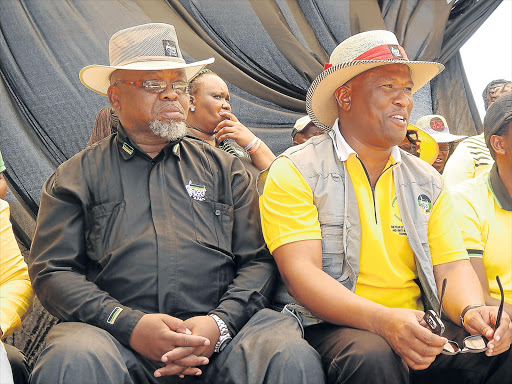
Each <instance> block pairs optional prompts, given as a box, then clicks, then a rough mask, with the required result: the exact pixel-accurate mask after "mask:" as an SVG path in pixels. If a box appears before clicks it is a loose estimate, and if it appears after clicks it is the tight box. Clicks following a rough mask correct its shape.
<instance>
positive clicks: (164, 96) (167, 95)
mask: <svg viewBox="0 0 512 384" xmlns="http://www.w3.org/2000/svg"><path fill="white" fill-rule="evenodd" d="M159 96H160V100H176V99H177V98H178V94H177V93H176V92H175V91H174V89H172V85H171V84H167V88H165V90H164V91H163V92H161V93H160V95H159Z"/></svg>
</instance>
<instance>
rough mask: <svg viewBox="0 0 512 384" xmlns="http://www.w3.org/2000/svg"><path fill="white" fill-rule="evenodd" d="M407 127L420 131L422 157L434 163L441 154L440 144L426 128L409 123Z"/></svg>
mask: <svg viewBox="0 0 512 384" xmlns="http://www.w3.org/2000/svg"><path fill="white" fill-rule="evenodd" d="M407 129H414V130H415V131H417V132H418V139H419V140H420V159H421V160H423V161H426V162H427V163H429V164H430V165H432V164H434V161H436V159H437V155H438V154H439V146H438V145H437V142H436V141H435V140H434V138H433V137H432V136H430V135H429V134H428V133H427V132H425V131H424V130H422V129H420V128H418V127H416V126H414V125H412V124H409V126H408V127H407Z"/></svg>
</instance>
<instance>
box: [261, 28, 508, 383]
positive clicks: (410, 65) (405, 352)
mask: <svg viewBox="0 0 512 384" xmlns="http://www.w3.org/2000/svg"><path fill="white" fill-rule="evenodd" d="M442 69H443V66H442V65H440V64H437V63H432V62H414V61H410V60H408V58H407V55H406V53H405V51H404V50H403V48H402V47H401V46H400V45H399V44H398V41H397V39H396V37H395V36H394V35H393V34H392V33H391V32H388V31H368V32H363V33H360V34H357V35H355V36H352V37H351V38H349V39H347V40H345V41H344V42H342V43H341V44H340V45H338V47H337V48H336V49H335V50H334V51H333V52H332V54H331V57H330V63H329V64H326V69H325V70H324V71H323V72H322V73H321V74H320V75H319V76H318V77H317V78H316V79H315V80H314V81H313V83H312V85H311V87H310V89H309V91H308V95H307V103H306V105H307V109H308V114H309V116H310V117H311V119H312V121H313V122H314V123H315V124H316V125H317V126H319V127H322V128H323V129H325V130H326V131H329V135H326V136H318V137H314V138H311V139H310V140H309V141H308V142H307V143H305V144H303V145H300V146H296V147H293V148H291V149H289V150H287V151H286V152H285V153H284V155H283V156H282V157H280V158H278V159H277V160H276V161H275V162H274V163H273V164H272V165H271V167H270V169H269V170H268V171H267V172H264V173H262V175H261V176H260V179H259V187H260V191H261V189H263V194H262V196H261V198H260V208H261V215H262V225H263V232H264V236H265V239H266V241H267V245H268V247H269V249H270V251H271V252H272V254H273V256H274V258H275V260H276V262H277V265H278V268H279V271H280V274H281V278H282V282H283V284H282V285H280V286H279V287H278V289H277V291H276V295H275V305H276V306H277V305H280V306H284V308H283V312H285V313H289V314H291V315H293V316H295V317H296V318H297V319H298V320H299V322H300V323H301V324H302V326H303V327H304V336H305V338H306V339H307V340H308V341H309V342H310V344H311V345H312V346H313V347H314V348H315V349H316V350H317V351H318V352H319V353H320V355H321V356H322V361H323V363H324V368H325V370H326V373H327V378H328V382H329V383H339V382H345V380H347V381H348V380H350V383H369V382H372V383H375V382H381V383H402V382H409V369H408V367H409V368H410V373H411V377H412V378H413V379H420V376H421V379H427V380H429V379H430V380H434V381H431V382H436V380H437V379H439V378H442V379H443V380H445V379H447V378H448V376H447V375H454V376H450V377H453V378H455V379H456V380H455V381H453V382H463V381H464V380H466V379H467V380H471V379H472V380H475V379H476V380H487V379H489V378H491V377H492V378H503V377H510V376H507V375H508V374H510V372H505V371H506V370H507V369H508V370H510V365H512V364H511V362H510V358H511V356H512V355H511V354H510V353H508V352H505V351H507V350H508V349H509V347H510V343H511V341H512V326H511V323H510V318H509V317H508V315H506V314H504V315H503V320H502V322H501V325H500V326H499V327H498V328H497V329H496V330H494V328H493V327H494V324H495V322H496V317H497V312H498V307H491V306H485V302H484V297H483V293H482V289H481V287H480V284H479V281H478V277H477V276H476V274H475V272H474V270H473V268H472V267H471V264H470V262H469V260H468V256H467V253H466V251H465V249H464V245H463V242H462V236H461V233H460V231H459V230H458V228H457V224H456V221H455V218H454V217H453V215H452V214H451V212H450V208H451V207H452V203H451V200H450V197H449V196H447V195H446V194H443V193H442V185H443V184H442V179H441V176H440V175H439V174H438V173H437V172H436V171H435V170H434V169H433V168H432V167H431V166H430V165H428V164H427V163H425V162H423V161H421V160H419V159H418V158H416V157H415V156H412V155H410V154H408V153H406V152H404V151H401V150H399V149H398V148H397V146H396V145H397V144H398V143H399V142H401V140H402V139H403V138H404V136H405V133H406V130H407V125H408V121H409V116H410V113H411V110H412V106H413V99H412V94H413V93H414V92H415V91H416V90H418V89H419V88H420V87H422V86H423V85H424V84H425V83H427V82H428V81H429V80H430V79H432V78H433V77H434V76H435V75H436V74H437V73H439V72H440V71H441V70H442ZM263 185H264V186H263ZM444 279H447V281H448V283H447V289H446V294H445V295H444V302H443V309H444V314H445V316H446V317H447V318H448V319H450V320H451V321H453V322H454V323H457V324H461V321H462V325H463V326H464V327H465V329H466V330H467V331H469V332H471V333H480V334H482V335H484V336H485V337H486V338H487V339H488V340H489V342H488V344H487V350H486V353H485V354H483V353H482V354H473V355H471V356H469V355H458V356H445V355H440V353H441V351H442V350H443V346H444V345H445V343H446V341H447V338H445V337H442V336H438V335H436V334H434V333H432V332H431V331H430V329H429V328H428V327H427V326H426V323H425V322H424V320H422V319H423V315H424V312H423V310H424V309H425V310H427V309H431V308H435V309H437V307H438V306H439V299H438V294H437V291H438V289H439V290H440V287H441V285H442V282H443V280H444ZM288 293H289V294H288ZM445 320H446V321H445V324H446V327H447V332H446V333H445V335H446V334H448V336H449V337H450V338H451V337H453V336H454V334H455V333H462V332H465V331H464V330H463V328H460V327H457V326H456V325H455V324H451V323H449V321H448V320H447V319H446V318H445ZM459 331H460V332H459ZM486 355H487V356H486ZM498 355H499V356H498ZM507 359H508V361H506V360H507ZM464 382H465V381H464Z"/></svg>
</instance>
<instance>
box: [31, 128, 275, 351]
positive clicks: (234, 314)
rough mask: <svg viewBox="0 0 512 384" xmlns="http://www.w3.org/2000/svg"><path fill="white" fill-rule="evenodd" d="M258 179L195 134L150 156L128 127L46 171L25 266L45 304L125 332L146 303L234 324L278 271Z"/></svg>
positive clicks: (252, 308) (262, 296)
mask: <svg viewBox="0 0 512 384" xmlns="http://www.w3.org/2000/svg"><path fill="white" fill-rule="evenodd" d="M253 184H254V183H253V179H252V177H251V176H250V175H249V174H248V173H247V171H246V170H245V168H244V166H243V165H242V163H241V162H240V160H238V159H237V158H235V157H234V156H232V155H230V154H227V153H224V152H223V151H221V150H218V149H216V148H213V147H212V146H210V145H209V144H207V143H205V142H203V141H201V140H196V139H194V138H188V137H187V138H184V139H183V140H181V141H178V142H174V143H169V145H167V146H166V147H165V148H164V149H163V150H162V151H161V152H160V154H159V155H158V156H156V157H155V158H153V159H151V158H150V157H149V156H148V155H147V154H145V153H144V152H143V151H141V150H140V149H139V148H138V147H137V145H135V144H134V143H132V142H131V141H130V139H129V138H128V137H127V136H126V135H125V133H124V131H123V129H122V128H121V129H120V130H119V132H118V134H117V135H114V136H111V137H109V138H107V139H105V140H102V141H101V142H99V143H97V144H96V145H93V146H92V147H89V148H87V149H85V150H83V151H82V152H80V153H79V154H77V155H75V156H74V157H73V158H71V159H70V160H68V161H66V162H65V163H63V164H62V165H61V166H60V167H59V168H58V169H57V171H56V172H55V173H54V174H53V175H52V176H50V178H49V179H48V180H47V181H46V183H45V185H44V187H43V190H42V197H41V205H40V209H39V215H38V220H37V228H36V233H35V235H34V241H33V244H32V248H31V253H30V257H29V272H30V277H31V280H32V284H33V287H34V290H35V291H36V293H37V295H38V297H39V299H40V300H41V302H42V304H43V305H44V306H45V307H46V308H47V309H48V310H49V311H50V312H51V313H52V314H53V315H55V316H57V317H58V318H60V319H62V320H66V321H81V322H86V323H90V324H92V325H95V326H98V327H100V328H103V329H106V330H107V331H109V332H110V333H112V334H113V335H114V336H115V337H116V338H118V339H119V340H120V341H121V342H123V343H125V344H128V340H129V337H130V334H131V331H132V330H133V327H134V326H135V324H136V323H137V322H138V320H139V319H140V318H141V317H142V316H143V315H144V314H145V313H165V314H169V315H171V316H175V317H178V318H181V319H186V318H189V317H191V316H196V315H205V314H207V313H216V314H217V315H218V316H219V317H221V318H222V319H223V320H224V321H225V322H226V324H227V325H228V327H229V329H230V331H231V332H232V333H236V332H238V331H239V330H240V328H241V327H242V326H243V325H244V324H245V323H246V321H247V320H248V319H249V318H250V316H252V314H254V313H255V312H256V311H258V310H259V309H261V308H263V307H264V306H266V305H267V304H268V300H267V297H268V296H269V295H270V294H271V290H272V287H273V284H274V281H275V265H274V262H273V260H272V256H271V255H270V253H269V252H268V250H267V248H266V246H265V242H264V240H263V237H262V234H261V227H260V219H259V210H258V200H257V199H258V197H257V193H256V190H255V188H254V186H253Z"/></svg>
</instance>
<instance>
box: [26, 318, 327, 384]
mask: <svg viewBox="0 0 512 384" xmlns="http://www.w3.org/2000/svg"><path fill="white" fill-rule="evenodd" d="M46 342H47V346H46V348H45V349H44V350H43V352H42V353H41V355H40V356H39V359H38V360H37V362H36V365H35V367H34V370H33V372H32V378H31V383H34V384H49V383H52V384H58V383H63V384H68V383H73V384H95V383H97V384H120V383H126V384H154V383H212V384H224V383H226V384H227V383H232V384H234V383H244V384H245V383H247V384H262V383H268V384H279V383H282V384H285V383H289V384H301V383H302V384H307V383H310V384H321V383H323V382H324V375H323V370H322V366H321V363H320V357H319V355H318V353H317V352H316V351H315V350H314V349H313V348H312V347H311V346H310V345H309V344H308V343H307V342H306V341H305V340H304V339H303V338H302V334H301V329H300V327H299V325H298V323H297V322H296V320H295V319H294V318H293V317H290V316H286V315H283V314H281V313H279V312H276V311H273V310H270V309H264V310H262V311H260V312H258V313H257V314H256V315H254V316H253V317H252V318H251V320H250V321H249V322H248V323H247V324H246V326H245V327H243V328H242V330H241V331H240V332H239V333H238V334H237V335H236V336H235V337H234V338H233V340H232V341H231V342H230V343H229V344H228V345H227V346H226V348H225V349H224V350H223V351H222V352H221V353H219V354H216V355H214V356H212V357H211V359H210V363H209V364H208V366H207V367H201V370H202V371H203V374H202V375H201V376H200V377H190V376H187V377H186V378H185V379H180V378H179V377H176V376H167V377H162V378H158V379H157V378H155V377H154V376H153V372H154V371H155V370H156V369H157V368H158V367H159V365H158V363H157V362H153V361H150V360H148V359H146V358H144V357H142V356H140V355H139V354H137V353H136V352H135V351H133V350H132V349H131V348H128V347H126V346H124V345H122V344H120V343H119V342H118V341H117V340H116V339H115V338H114V337H112V336H111V335H110V334H109V333H108V332H106V331H104V330H102V329H100V328H97V327H94V326H91V325H88V324H83V323H61V324H58V325H56V326H54V327H53V328H52V330H51V331H50V333H49V334H48V337H47V338H46Z"/></svg>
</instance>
